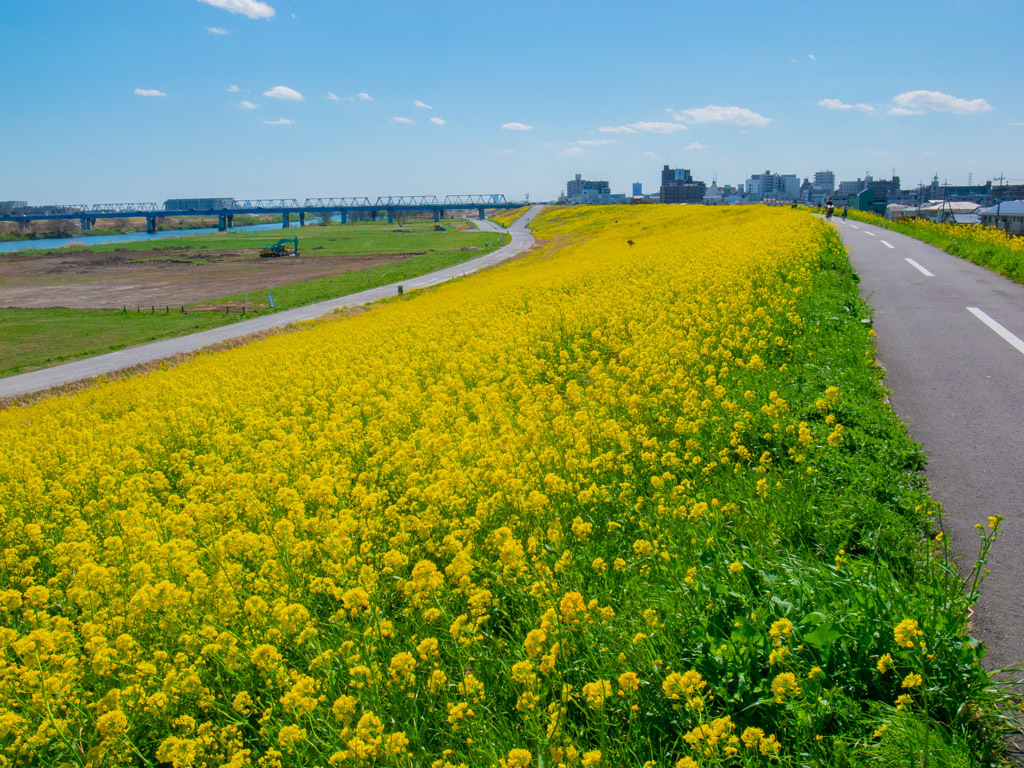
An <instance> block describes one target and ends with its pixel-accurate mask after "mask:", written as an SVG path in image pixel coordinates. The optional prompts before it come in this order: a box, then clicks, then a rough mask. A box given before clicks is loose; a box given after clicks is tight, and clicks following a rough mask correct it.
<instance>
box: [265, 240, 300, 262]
mask: <svg viewBox="0 0 1024 768" xmlns="http://www.w3.org/2000/svg"><path fill="white" fill-rule="evenodd" d="M298 255H299V238H297V237H286V238H284V240H278V241H277V242H276V243H274V244H273V245H268V246H267V247H266V248H263V249H261V250H260V258H261V259H266V258H270V257H273V256H298Z"/></svg>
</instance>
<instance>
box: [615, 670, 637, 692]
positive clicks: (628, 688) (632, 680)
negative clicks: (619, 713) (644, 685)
mask: <svg viewBox="0 0 1024 768" xmlns="http://www.w3.org/2000/svg"><path fill="white" fill-rule="evenodd" d="M639 688H640V678H639V677H637V674H636V672H623V673H622V674H621V675H619V690H620V691H622V692H623V693H633V692H635V691H637V690H638V689H639Z"/></svg>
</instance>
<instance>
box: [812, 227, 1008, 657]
mask: <svg viewBox="0 0 1024 768" xmlns="http://www.w3.org/2000/svg"><path fill="white" fill-rule="evenodd" d="M832 222H833V223H834V224H835V225H836V226H837V227H838V229H839V231H840V233H841V235H842V238H843V241H844V242H845V243H846V245H847V246H848V247H849V249H850V260H851V261H852V262H853V266H854V267H855V268H856V270H857V272H858V273H860V277H861V283H860V291H861V296H862V298H864V299H865V300H866V301H867V302H868V303H869V304H871V306H872V307H873V308H874V310H875V322H874V327H875V330H876V332H877V333H878V353H879V361H880V363H881V364H882V365H883V366H884V367H885V371H886V376H885V384H886V386H887V387H888V388H889V389H890V390H891V391H892V406H893V408H894V409H895V410H896V413H897V414H899V416H900V417H901V418H902V419H903V421H904V422H905V423H906V424H907V425H908V426H909V427H910V432H911V434H912V435H913V437H914V439H915V440H917V441H918V442H920V443H923V444H924V450H925V453H926V455H927V456H928V466H927V470H926V474H927V477H928V482H929V485H930V487H931V491H932V497H933V498H934V499H936V500H937V501H939V502H941V503H942V507H943V510H944V511H945V515H946V516H945V519H944V525H945V528H946V531H947V534H948V535H950V536H951V537H952V542H953V548H954V550H955V551H956V552H957V553H958V554H963V555H964V559H963V560H962V561H961V569H962V571H966V570H967V569H969V568H970V567H971V565H972V564H973V562H974V559H975V557H976V554H977V551H978V543H977V542H978V532H977V531H976V530H975V529H974V525H975V524H976V523H981V524H983V525H987V518H988V517H989V516H990V515H1002V516H1004V517H1005V518H1006V520H1005V521H1004V522H1003V524H1002V535H1001V536H1000V538H999V540H998V542H997V543H996V546H995V552H994V554H993V555H992V557H991V559H990V560H989V563H988V568H989V569H991V574H990V575H989V576H988V577H987V578H986V580H985V582H984V594H983V596H982V598H981V600H980V601H979V603H978V605H977V607H976V608H975V615H974V619H973V624H974V630H973V632H972V634H974V635H975V636H977V637H979V638H981V639H982V640H983V641H984V643H985V645H986V646H988V657H987V658H986V665H987V666H989V667H990V668H999V667H1006V666H1009V665H1011V664H1014V663H1017V662H1022V661H1024V610H1022V600H1024V559H1022V554H1024V286H1022V285H1017V284H1016V283H1013V282H1012V281H1010V280H1008V279H1006V278H1004V277H1002V276H1000V275H997V274H995V273H994V272H990V271H989V270H987V269H984V268H982V267H979V266H977V265H975V264H972V263H971V262H969V261H966V260H964V259H959V258H957V257H955V256H951V255H949V254H948V253H945V252H944V251H941V250H939V249H938V248H934V247H932V246H930V245H926V244H925V243H922V242H920V241H919V240H915V239H913V238H910V237H905V236H904V235H900V234H898V233H896V232H891V231H889V230H886V229H882V228H880V227H874V226H870V225H867V224H861V223H860V222H855V221H846V222H843V221H840V220H839V219H833V220H832Z"/></svg>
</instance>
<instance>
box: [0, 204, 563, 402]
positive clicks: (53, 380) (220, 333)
mask: <svg viewBox="0 0 1024 768" xmlns="http://www.w3.org/2000/svg"><path fill="white" fill-rule="evenodd" d="M543 207H544V206H541V205H535V206H533V207H531V208H530V210H528V211H527V212H526V213H525V214H523V215H522V216H520V217H519V218H518V219H517V220H516V221H515V222H514V223H513V224H512V225H511V226H510V227H509V228H508V233H509V234H510V235H511V236H512V239H511V241H510V242H509V243H508V245H505V246H502V247H501V248H499V249H497V250H496V251H492V252H491V253H488V254H485V255H484V256H480V257H478V258H476V259H471V260H470V261H465V262H463V263H461V264H456V265H455V266H453V267H448V268H447V269H441V270H438V271H437V272H431V273H429V274H426V275H420V276H419V277H414V278H412V279H411V280H403V281H402V282H401V285H402V287H403V289H404V290H415V289H417V288H429V287H430V286H433V285H437V284H439V283H443V282H446V281H448V280H453V279H454V278H457V277H463V276H465V275H468V274H471V273H473V272H476V271H478V270H480V269H484V268H485V267H490V266H493V265H495V264H498V263H500V262H502V261H505V260H507V259H511V258H512V257H514V256H516V255H518V254H520V253H522V252H523V251H525V250H526V249H527V248H529V247H530V246H532V245H533V242H534V238H533V235H532V234H530V232H529V231H528V230H527V225H528V224H529V223H530V221H532V220H533V217H534V216H536V215H537V214H538V213H539V212H540V210H541V209H542V208H543ZM477 225H478V227H479V228H480V229H484V230H488V231H494V232H503V231H504V230H502V229H501V228H500V227H499V226H498V225H496V224H494V223H493V222H489V221H480V222H477ZM398 286H399V283H391V284H390V285H383V286H380V287H379V288H371V289H370V290H367V291H360V292H359V293H353V294H349V295H348V296H341V297H339V298H336V299H330V300H328V301H321V302H318V303H316V304H309V305H307V306H304V307H296V308H295V309H288V310H284V311H282V312H275V313H274V314H270V315H264V316H262V317H256V318H253V319H252V320H243V321H241V322H238V323H232V324H230V325H223V326H221V327H219V328H211V329H210V330H208V331H200V332H199V333H193V334H189V335H188V336H178V337H175V338H171V339H163V340H162V341H155V342H152V343H150V344H142V345H139V346H137V347H130V348H128V349H122V350H118V351H117V352H110V353H108V354H105V355H97V356H96V357H90V358H87V359H85V360H76V361H75V362H71V363H64V364H63V365H55V366H53V367H51V368H44V369H42V370H38V371H29V372H28V373H20V374H17V375H15V376H9V377H7V378H4V379H0V398H3V397H16V396H18V395H26V394H30V393H33V392H41V391H44V390H47V389H50V388H52V387H58V386H61V385H63V384H70V383H71V382H75V381H81V380H82V379H90V378H94V377H96V376H102V375H104V374H107V373H112V372H114V371H120V370H123V369H125V368H131V367H133V366H136V365H142V364H144V363H150V362H154V361H157V360H164V359H166V358H169V357H173V356H175V355H179V354H182V353H187V352H195V351H197V350H200V349H203V348H204V347H208V346H211V345H213V344H219V343H221V342H223V341H228V340H230V339H236V338H239V337H241V336H248V335H249V334H252V333H258V332H260V331H265V330H268V329H271V328H283V327H285V326H286V325H291V324H292V323H297V322H301V321H303V320H312V319H314V318H317V317H320V316H322V315H326V314H330V313H331V312H333V311H334V310H335V309H339V308H341V307H354V306H358V305H360V304H369V303H372V302H374V301H379V300H381V299H384V298H388V297H390V296H394V295H395V294H396V293H397V292H398Z"/></svg>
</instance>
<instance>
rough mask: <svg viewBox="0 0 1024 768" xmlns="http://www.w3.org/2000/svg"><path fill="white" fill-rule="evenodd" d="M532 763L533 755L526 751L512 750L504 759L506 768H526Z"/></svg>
mask: <svg viewBox="0 0 1024 768" xmlns="http://www.w3.org/2000/svg"><path fill="white" fill-rule="evenodd" d="M532 762H533V755H532V754H531V753H530V752H529V750H526V749H513V750H512V751H511V752H509V753H508V757H507V758H506V759H505V765H506V766H507V768H527V766H529V765H530V764H531V763H532Z"/></svg>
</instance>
